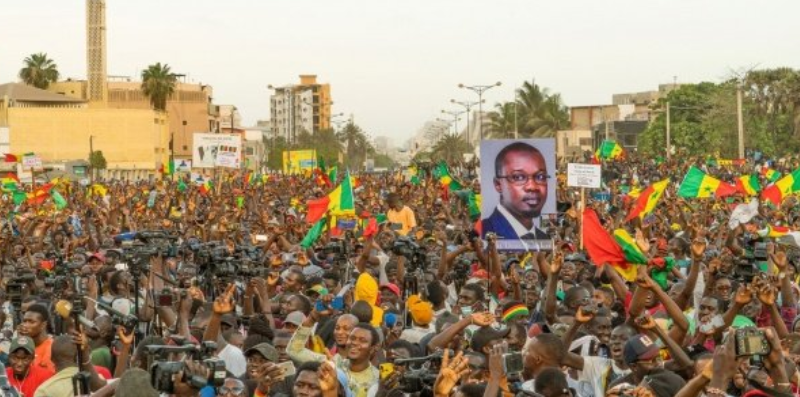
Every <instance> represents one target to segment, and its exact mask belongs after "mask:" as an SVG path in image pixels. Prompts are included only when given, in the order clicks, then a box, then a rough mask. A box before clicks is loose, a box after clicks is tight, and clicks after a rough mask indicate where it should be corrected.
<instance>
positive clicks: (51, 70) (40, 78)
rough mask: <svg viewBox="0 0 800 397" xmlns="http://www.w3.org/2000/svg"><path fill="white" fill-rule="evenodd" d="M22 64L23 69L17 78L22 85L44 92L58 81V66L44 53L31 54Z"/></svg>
mask: <svg viewBox="0 0 800 397" xmlns="http://www.w3.org/2000/svg"><path fill="white" fill-rule="evenodd" d="M22 62H23V63H24V64H25V67H23V68H22V69H20V71H19V78H20V80H22V82H23V83H25V84H27V85H32V86H34V87H36V88H41V89H43V90H44V89H46V88H47V87H49V86H50V83H53V82H55V81H57V80H58V76H59V74H58V65H56V63H55V62H54V61H53V60H52V59H50V58H48V57H47V54H46V53H44V52H40V53H38V54H31V56H29V57H27V58H25V60H24V61H22Z"/></svg>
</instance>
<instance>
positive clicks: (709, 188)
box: [678, 166, 736, 198]
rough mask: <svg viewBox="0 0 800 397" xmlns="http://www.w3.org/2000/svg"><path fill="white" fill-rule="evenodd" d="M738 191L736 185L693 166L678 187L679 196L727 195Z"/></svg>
mask: <svg viewBox="0 0 800 397" xmlns="http://www.w3.org/2000/svg"><path fill="white" fill-rule="evenodd" d="M734 193H736V187H734V186H733V185H731V184H729V183H725V182H722V181H720V180H719V179H717V178H714V177H712V176H709V175H708V174H706V173H705V172H703V171H701V170H700V169H699V168H697V167H695V166H692V167H691V168H689V172H687V173H686V176H685V177H683V182H682V183H681V186H680V187H679V188H678V197H687V198H689V197H699V198H706V197H725V196H730V195H732V194H734Z"/></svg>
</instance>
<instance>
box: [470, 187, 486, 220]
mask: <svg viewBox="0 0 800 397" xmlns="http://www.w3.org/2000/svg"><path fill="white" fill-rule="evenodd" d="M482 201H483V196H481V194H480V193H475V192H473V191H470V192H469V197H467V209H468V210H469V219H471V220H473V221H474V220H477V219H479V218H480V217H481V202H482Z"/></svg>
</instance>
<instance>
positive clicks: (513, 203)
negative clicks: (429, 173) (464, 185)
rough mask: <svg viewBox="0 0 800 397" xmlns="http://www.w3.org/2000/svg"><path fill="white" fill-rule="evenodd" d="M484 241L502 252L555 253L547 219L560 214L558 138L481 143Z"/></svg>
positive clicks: (482, 229)
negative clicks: (492, 238)
mask: <svg viewBox="0 0 800 397" xmlns="http://www.w3.org/2000/svg"><path fill="white" fill-rule="evenodd" d="M480 157H481V158H480V160H481V196H482V200H481V219H482V223H481V237H482V238H484V239H486V236H487V235H488V234H489V233H493V234H495V235H496V236H497V248H498V249H499V250H502V251H528V250H532V251H537V250H551V249H552V248H553V240H552V238H551V236H550V235H549V234H548V232H547V230H545V229H544V225H545V224H547V223H548V222H542V219H543V218H545V219H547V218H549V216H550V215H551V214H556V185H557V183H556V145H555V140H554V139H497V140H485V141H481V151H480Z"/></svg>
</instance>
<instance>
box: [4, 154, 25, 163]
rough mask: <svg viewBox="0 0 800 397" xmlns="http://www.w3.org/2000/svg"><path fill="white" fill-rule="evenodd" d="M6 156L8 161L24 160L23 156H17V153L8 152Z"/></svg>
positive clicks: (17, 161)
mask: <svg viewBox="0 0 800 397" xmlns="http://www.w3.org/2000/svg"><path fill="white" fill-rule="evenodd" d="M5 157H6V159H5V162H6V163H19V162H20V161H22V158H21V157H20V156H17V155H16V154H11V153H6V154H5Z"/></svg>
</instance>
